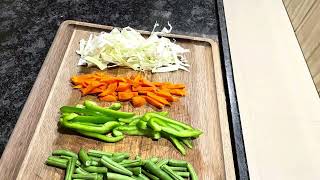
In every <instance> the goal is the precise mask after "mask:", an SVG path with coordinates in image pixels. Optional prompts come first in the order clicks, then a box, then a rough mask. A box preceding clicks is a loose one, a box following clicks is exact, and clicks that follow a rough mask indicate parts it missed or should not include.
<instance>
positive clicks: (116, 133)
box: [112, 128, 123, 136]
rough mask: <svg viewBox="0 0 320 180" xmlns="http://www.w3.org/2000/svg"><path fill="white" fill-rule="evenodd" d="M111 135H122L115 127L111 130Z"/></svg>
mask: <svg viewBox="0 0 320 180" xmlns="http://www.w3.org/2000/svg"><path fill="white" fill-rule="evenodd" d="M112 135H113V136H123V133H122V132H121V131H118V130H117V129H116V128H114V129H113V130H112Z"/></svg>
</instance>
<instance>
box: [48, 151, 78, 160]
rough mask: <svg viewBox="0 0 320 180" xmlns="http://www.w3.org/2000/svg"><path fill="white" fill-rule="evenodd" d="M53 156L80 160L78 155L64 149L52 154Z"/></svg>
mask: <svg viewBox="0 0 320 180" xmlns="http://www.w3.org/2000/svg"><path fill="white" fill-rule="evenodd" d="M52 155H56V156H61V155H63V156H70V157H74V158H76V159H78V155H77V154H76V153H74V152H72V151H68V150H63V149H58V150H55V151H53V152H52Z"/></svg>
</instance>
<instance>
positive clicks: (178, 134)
mask: <svg viewBox="0 0 320 180" xmlns="http://www.w3.org/2000/svg"><path fill="white" fill-rule="evenodd" d="M162 131H163V132H166V133H168V134H171V135H174V136H176V137H198V136H199V135H201V134H202V132H201V131H199V130H197V129H195V130H182V131H176V130H174V129H172V128H170V127H162Z"/></svg>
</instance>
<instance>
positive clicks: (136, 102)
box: [131, 96, 147, 107]
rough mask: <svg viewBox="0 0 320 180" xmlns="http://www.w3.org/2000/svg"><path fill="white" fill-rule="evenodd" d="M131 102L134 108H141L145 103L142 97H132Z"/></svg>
mask: <svg viewBox="0 0 320 180" xmlns="http://www.w3.org/2000/svg"><path fill="white" fill-rule="evenodd" d="M131 102H132V105H133V106H134V107H141V106H143V105H145V104H146V103H147V101H146V99H145V98H144V97H142V96H135V97H133V98H132V101H131Z"/></svg>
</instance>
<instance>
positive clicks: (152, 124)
mask: <svg viewBox="0 0 320 180" xmlns="http://www.w3.org/2000/svg"><path fill="white" fill-rule="evenodd" d="M147 124H148V126H149V127H151V128H152V129H153V130H154V131H157V132H159V131H161V129H162V128H161V126H160V125H159V124H157V123H156V121H155V118H151V119H150V120H149V121H148V123H147Z"/></svg>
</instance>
